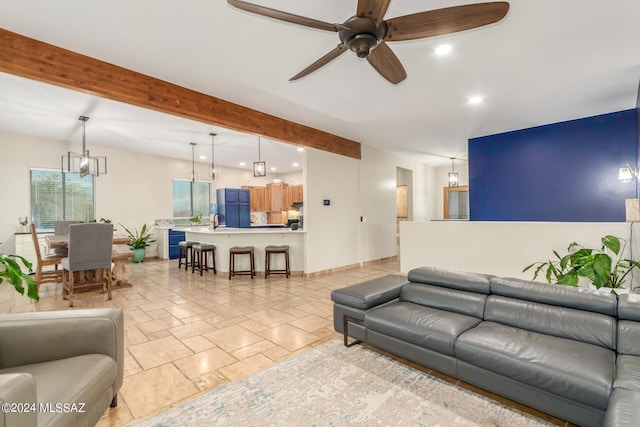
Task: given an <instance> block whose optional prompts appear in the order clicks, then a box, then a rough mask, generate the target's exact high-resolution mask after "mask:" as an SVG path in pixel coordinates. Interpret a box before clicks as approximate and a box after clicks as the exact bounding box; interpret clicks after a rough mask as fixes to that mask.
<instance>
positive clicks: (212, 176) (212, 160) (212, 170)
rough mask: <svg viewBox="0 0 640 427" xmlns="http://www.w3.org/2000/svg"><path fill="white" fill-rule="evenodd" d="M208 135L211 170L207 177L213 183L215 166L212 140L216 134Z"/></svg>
mask: <svg viewBox="0 0 640 427" xmlns="http://www.w3.org/2000/svg"><path fill="white" fill-rule="evenodd" d="M209 135H210V136H211V170H210V171H209V176H210V177H211V181H213V180H215V179H216V165H215V162H214V154H215V152H214V139H215V137H216V134H215V133H213V132H211V133H210V134H209Z"/></svg>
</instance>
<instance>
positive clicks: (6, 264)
mask: <svg viewBox="0 0 640 427" xmlns="http://www.w3.org/2000/svg"><path fill="white" fill-rule="evenodd" d="M18 261H20V262H21V263H22V264H23V265H24V266H25V267H26V268H27V269H28V270H29V272H31V271H32V269H31V268H32V266H33V265H32V264H31V263H30V262H29V261H27V260H26V259H24V258H23V257H21V256H19V255H5V254H0V283H2V282H3V281H4V280H5V278H6V279H7V280H8V281H9V283H10V284H11V285H13V287H14V288H16V291H17V292H18V293H19V294H20V295H24V286H23V283H25V284H26V285H27V296H28V297H29V298H31V299H32V300H34V301H38V300H39V299H40V297H39V296H38V286H37V284H36V281H35V279H34V278H33V277H31V276H29V275H28V274H27V273H24V272H23V271H22V268H21V267H20V264H19V263H18Z"/></svg>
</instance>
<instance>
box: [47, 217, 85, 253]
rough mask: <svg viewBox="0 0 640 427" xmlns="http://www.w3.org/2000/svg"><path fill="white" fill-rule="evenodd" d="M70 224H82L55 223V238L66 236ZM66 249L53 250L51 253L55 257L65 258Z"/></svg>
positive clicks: (75, 222)
mask: <svg viewBox="0 0 640 427" xmlns="http://www.w3.org/2000/svg"><path fill="white" fill-rule="evenodd" d="M71 224H82V221H56V223H55V224H54V226H53V234H54V235H55V236H67V235H68V234H69V226H70V225H71ZM68 252H69V251H68V249H67V248H54V249H53V253H54V254H56V255H62V256H67V253H68Z"/></svg>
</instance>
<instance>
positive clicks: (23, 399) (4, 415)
mask: <svg viewBox="0 0 640 427" xmlns="http://www.w3.org/2000/svg"><path fill="white" fill-rule="evenodd" d="M0 404H1V405H3V406H2V411H0V427H10V426H21V427H22V426H24V427H31V426H33V427H35V426H36V425H37V424H38V409H39V408H38V402H37V399H36V382H35V380H34V379H33V376H32V375H31V374H26V373H19V374H0Z"/></svg>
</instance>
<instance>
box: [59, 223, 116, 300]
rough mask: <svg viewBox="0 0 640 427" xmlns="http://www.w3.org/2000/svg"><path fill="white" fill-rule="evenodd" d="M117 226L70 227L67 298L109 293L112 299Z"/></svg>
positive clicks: (65, 271) (65, 276)
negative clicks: (114, 242) (115, 227)
mask: <svg viewBox="0 0 640 427" xmlns="http://www.w3.org/2000/svg"><path fill="white" fill-rule="evenodd" d="M112 252H113V224H101V223H86V224H71V225H70V226H69V255H68V256H67V257H66V258H63V259H62V271H63V296H65V297H68V298H69V307H73V300H74V298H84V297H87V296H91V295H94V294H96V293H104V292H106V293H107V299H109V300H110V299H111V269H112V268H113V265H112V262H111V259H112V255H113V253H112Z"/></svg>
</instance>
